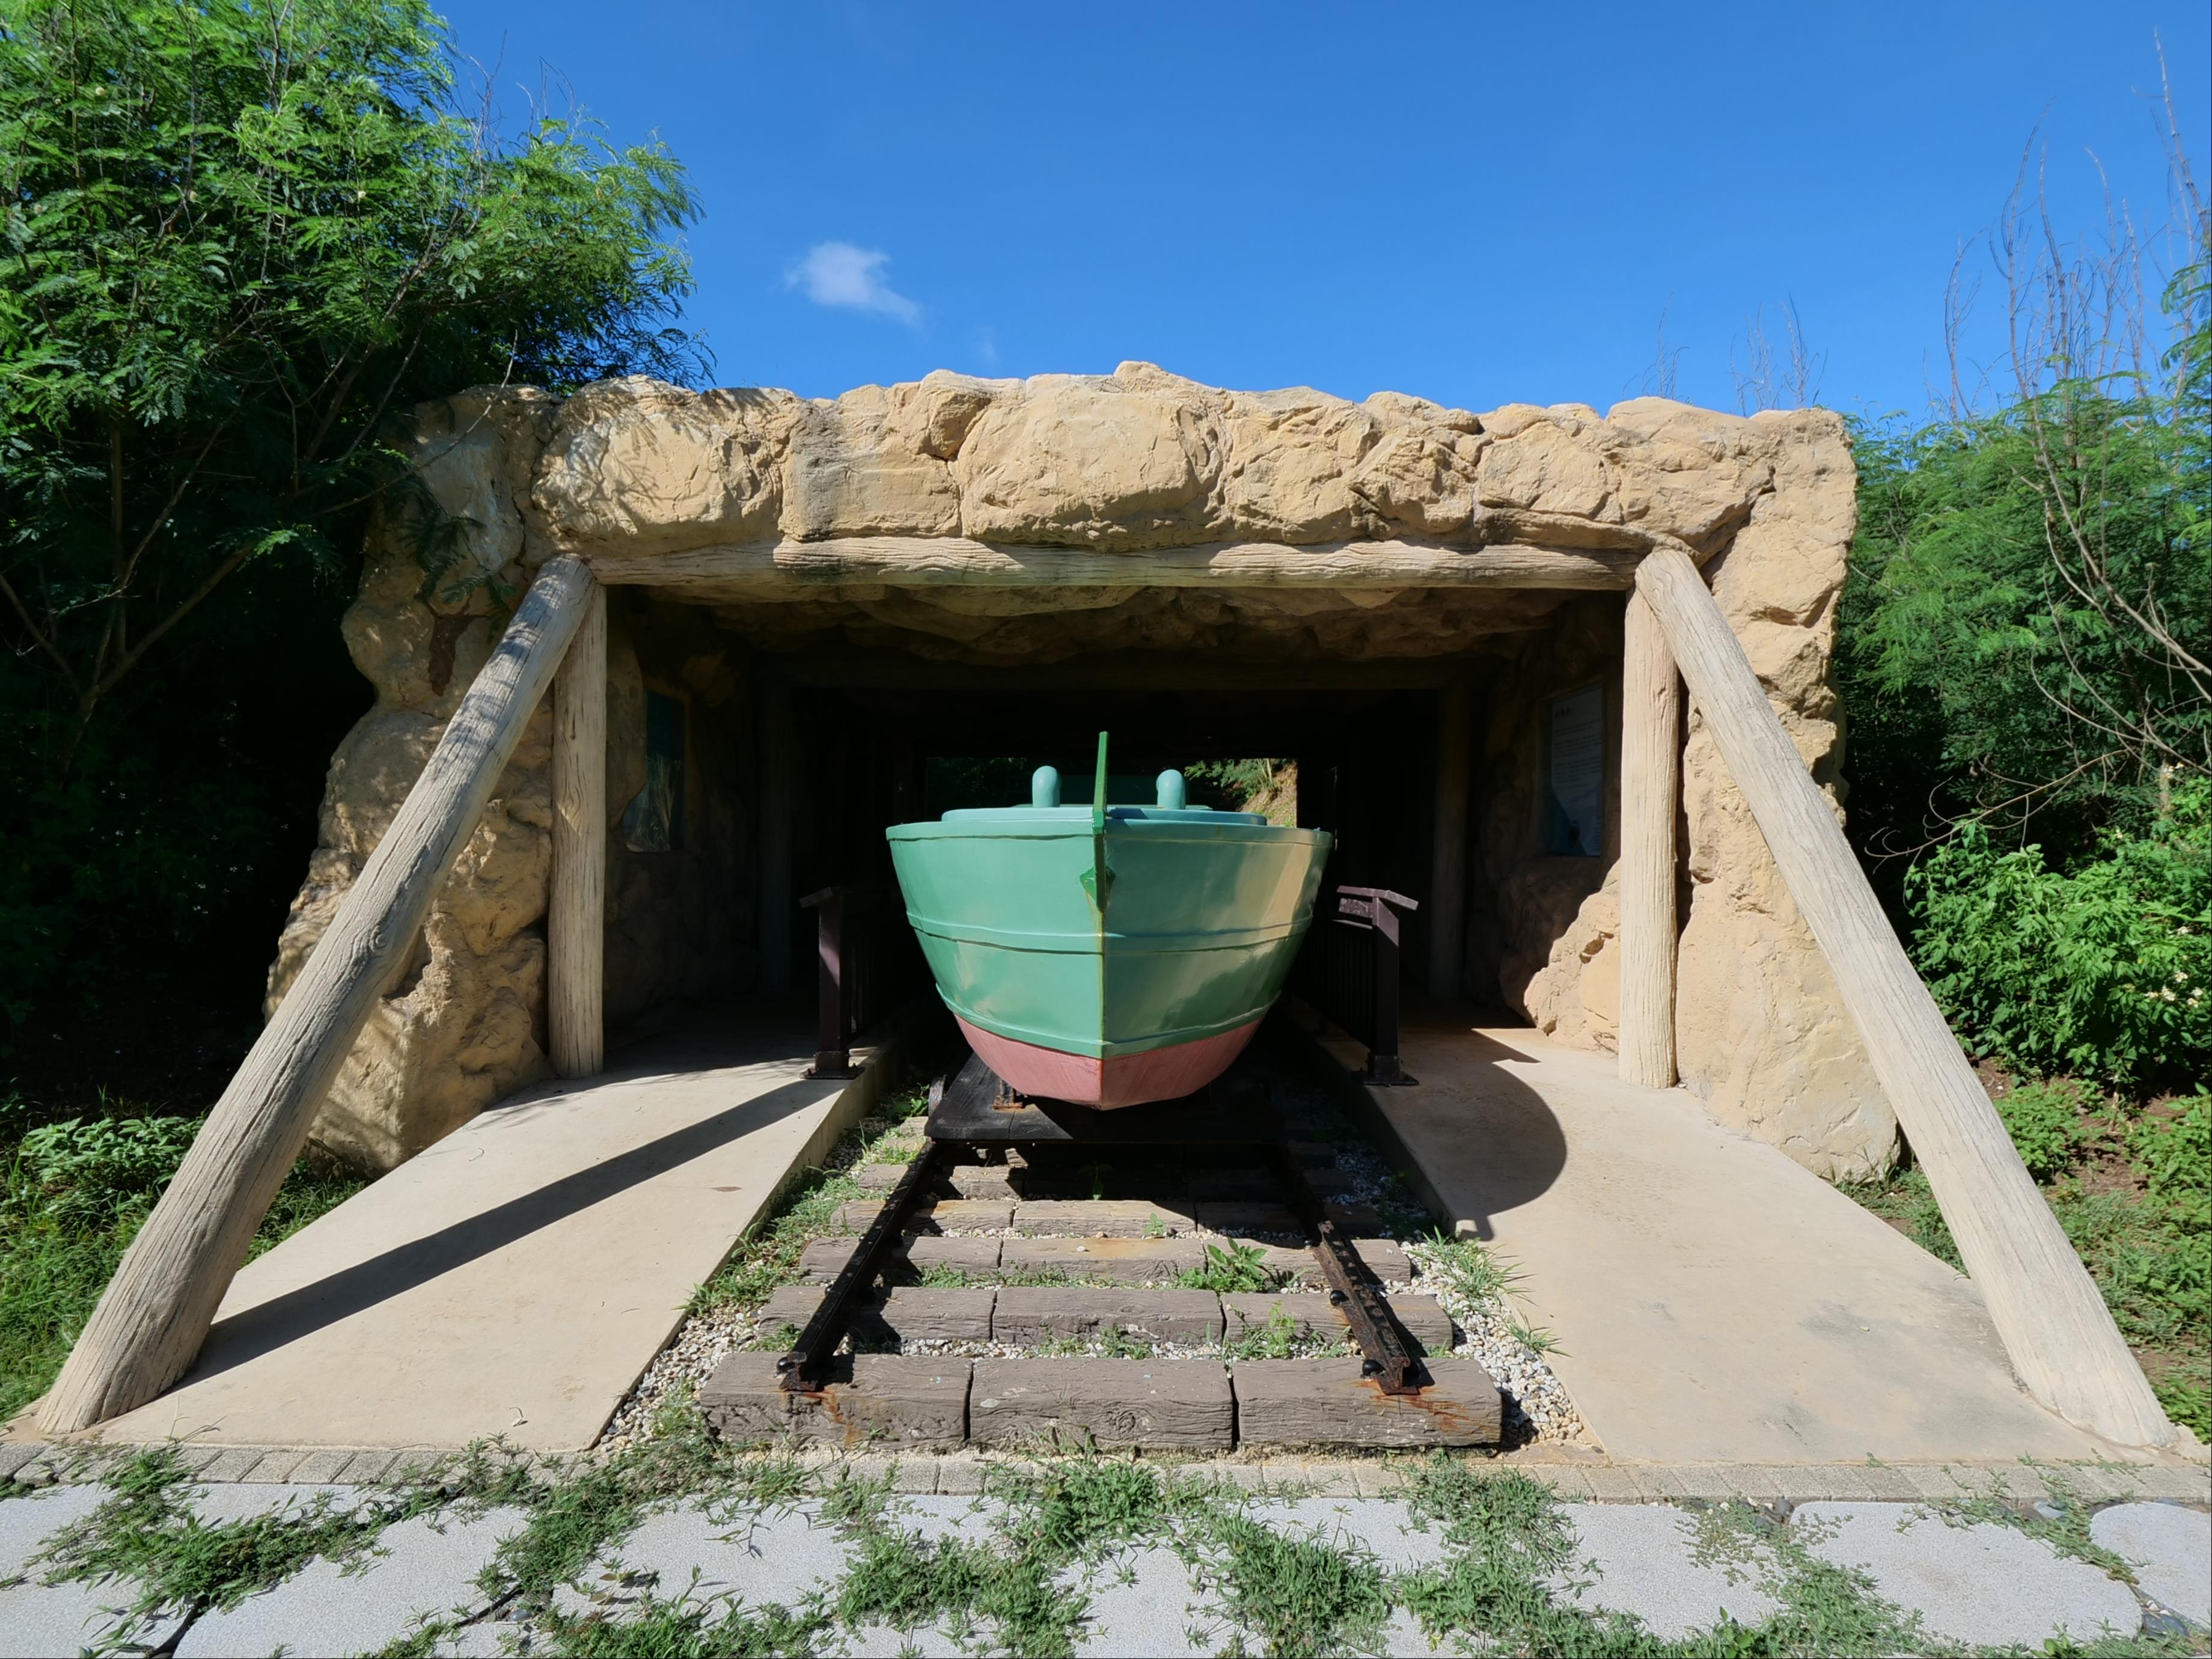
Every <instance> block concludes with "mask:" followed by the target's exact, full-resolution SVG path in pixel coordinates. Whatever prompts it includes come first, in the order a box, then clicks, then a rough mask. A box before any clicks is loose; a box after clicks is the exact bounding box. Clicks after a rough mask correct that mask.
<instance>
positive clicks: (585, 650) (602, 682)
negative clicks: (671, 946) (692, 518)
mask: <svg viewBox="0 0 2212 1659" xmlns="http://www.w3.org/2000/svg"><path fill="white" fill-rule="evenodd" d="M606 900H607V596H606V590H605V588H602V587H599V586H596V585H595V586H593V588H592V594H591V598H590V599H588V600H586V603H585V608H584V616H583V620H582V621H581V623H579V624H578V627H577V629H576V638H575V641H574V643H573V644H571V645H570V646H569V647H568V659H567V660H566V661H564V662H563V663H562V665H561V672H560V674H559V675H558V676H557V677H556V678H555V679H554V682H553V893H552V902H551V903H550V906H549V907H548V909H547V915H546V919H545V944H546V953H545V954H546V963H545V969H546V998H545V1025H546V1038H547V1042H548V1044H549V1046H550V1048H551V1051H552V1056H553V1069H554V1070H555V1071H556V1072H557V1073H560V1074H561V1075H562V1077H589V1076H591V1075H592V1073H594V1072H597V1071H599V1070H600V1069H601V1068H602V1067H603V1066H605V1064H606V1054H607V1043H606V965H605V958H606V937H607V934H606Z"/></svg>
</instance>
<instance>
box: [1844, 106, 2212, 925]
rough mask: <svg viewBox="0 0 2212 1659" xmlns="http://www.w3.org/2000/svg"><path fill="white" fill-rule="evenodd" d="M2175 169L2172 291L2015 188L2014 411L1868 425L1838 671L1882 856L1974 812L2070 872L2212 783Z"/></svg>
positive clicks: (2196, 327)
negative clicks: (2072, 240) (2201, 782)
mask: <svg viewBox="0 0 2212 1659" xmlns="http://www.w3.org/2000/svg"><path fill="white" fill-rule="evenodd" d="M2175 155H2176V164H2175V179H2176V184H2177V191H2176V193H2177V195H2178V196H2179V197H2180V199H2181V204H2182V210H2181V212H2180V213H2179V215H2178V216H2177V219H2176V222H2175V225H2174V228H2173V231H2172V239H2171V241H2172V248H2173V251H2174V252H2175V253H2176V254H2178V256H2179V257H2178V259H2177V262H2176V268H2177V271H2178V274H2177V275H2175V276H2173V277H2172V280H2171V281H2169V282H2166V283H2163V284H2161V283H2158V282H2157V281H2156V280H2155V277H2154V270H2153V262H2152V261H2151V259H2150V258H2149V253H2150V250H2148V249H2147V248H2146V247H2145V246H2142V245H2141V244H2140V243H2139V242H2138V241H2137V240H2136V239H2135V238H2134V237H2133V235H2132V234H2131V233H2130V234H2125V235H2124V236H2123V237H2122V239H2121V240H2119V241H2118V242H2117V243H2116V244H2114V245H2112V246H2107V247H2106V248H2104V249H2101V250H2087V249H2084V248H2082V247H2081V246H2066V245H2061V244H2060V243H2059V242H2057V240H2055V239H2054V233H2052V232H2051V229H2050V228H2049V225H2050V221H2049V218H2048V216H2046V215H2045V213H2044V212H2043V211H2042V209H2041V204H2039V203H2035V202H2027V201H2023V200H2021V199H2020V198H2018V197H2016V198H2015V201H2014V203H2013V204H2012V205H2011V207H2010V208H2009V209H2008V213H2007V215H2006V216H2005V218H2004V220H2003V221H2002V222H2001V224H2000V226H1999V228H1998V231H1997V233H1996V235H1995V236H1994V237H1993V238H1992V242H1993V245H1994V246H1995V247H1996V250H1997V252H1998V260H1997V270H1998V273H1999V275H2000V276H2001V277H2002V280H2003V283H2004V287H2005V291H2006V294H2007V296H2008V301H2009V309H2008V315H2007V319H2006V320H2007V323H2008V331H2009V337H2010V338H2011V340H2012V343H2013V349H2012V356H2011V359H2010V365H2009V374H2008V391H2009V394H2010V395H2009V396H2008V398H2007V399H2006V401H2005V403H2004V405H2003V406H2002V407H2001V408H1999V409H1997V410H1994V411H1981V410H1972V409H1970V408H1967V407H1966V406H1965V405H1964V404H1963V402H1961V404H1960V405H1959V406H1956V407H1954V409H1953V410H1951V411H1950V412H1949V413H1948V414H1947V415H1946V416H1943V417H1942V418H1940V419H1938V420H1936V421H1934V422H1930V423H1929V424H1927V425H1924V426H1922V427H1918V428H1913V427H1909V426H1906V425H1905V424H1903V423H1902V422H1896V421H1892V422H1874V423H1862V424H1861V426H1860V428H1859V429H1858V432H1857V461H1858V465H1859V472H1860V495H1859V507H1860V522H1859V530H1858V535H1857V540H1856V542H1855V543H1854V544H1853V547H1852V550H1851V563H1850V578H1849V580H1848V582H1847V583H1846V586H1845V589H1844V600H1843V605H1842V611H1841V615H1840V617H1839V628H1838V652H1837V676H1838V682H1839V685H1840V689H1841V690H1842V691H1843V694H1844V706H1845V708H1846V711H1847V713H1848V715H1849V719H1850V731H1851V756H1852V759H1851V771H1852V780H1853V781H1852V801H1851V815H1852V819H1853V829H1854V833H1855V834H1856V835H1857V837H1858V838H1859V840H1860V842H1861V844H1862V846H1863V847H1864V848H1866V849H1867V850H1868V851H1869V853H1870V854H1873V855H1874V856H1875V857H1876V858H1877V859H1881V858H1885V857H1891V856H1895V855H1900V854H1904V855H1909V854H1913V853H1915V852H1917V851H1918V850H1920V849H1922V848H1925V847H1927V846H1928V845H1929V844H1930V843H1931V842H1934V841H1939V840H1942V839H1943V838H1945V837H1946V836H1948V835H1949V834H1951V833H1953V832H1954V830H1955V829H1957V828H1958V826H1960V824H1962V823H1968V822H1972V823H1980V824H1982V825H1984V827H1985V828H1987V829H1989V830H1990V833H1991V834H1992V835H1996V836H2001V837H2007V838H2009V839H2010V840H2011V841H2012V842H2013V844H2015V845H2019V844H2021V842H2024V841H2027V840H2029V839H2035V840H2039V841H2040V842H2042V844H2043V845H2044V846H2045V848H2047V849H2048V850H2049V851H2050V852H2051V854H2053V855H2054V856H2055V857H2057V859H2058V860H2060V861H2061V862H2062V863H2063V862H2064V861H2065V860H2069V859H2072V858H2075V857H2078V856H2081V855H2083V854H2089V853H2091V852H2092V851H2093V849H2094V848H2095V847H2096V845H2097V833H2098V831H2099V830H2100V829H2105V828H2107V827H2112V828H2119V829H2130V830H2140V829H2144V828H2146V827H2147V826H2148V824H2149V823H2151V822H2152V821H2153V820H2154V818H2155V817H2157V815H2158V814H2159V813H2160V811H2162V810H2163V809H2164V808H2165V807H2166V805H2168V804H2169V803H2170V802H2171V801H2172V798H2173V791H2174V788H2175V786H2176V783H2177V781H2178V780H2181V779H2185V778H2186V777H2189V776H2192V775H2195V776H2202V775H2204V774H2205V773H2206V772H2207V771H2208V770H2212V528H2208V519H2207V511H2208V497H2212V465H2208V448H2207V445H2208V438H2207V428H2208V421H2212V285H2209V284H2212V243H2208V234H2212V219H2208V216H2207V214H2206V212H2205V210H2204V207H2203V204H2202V202H2201V201H2200V200H2198V199H2197V197H2196V194H2195V192H2194V191H2193V189H2192V188H2191V185H2190V181H2189V177H2188V173H2187V170H2186V167H2185V165H2183V163H2182V160H2181V157H2180V155H2179V149H2178V148H2177V149H2176V152H2175ZM2122 222H2123V223H2124V218H2123V220H2122ZM2161 336H2162V337H2163V348H2162V349H2160V344H2159V341H2160V337H2161ZM1899 873H1901V872H1900V871H1899V869H1897V868H1894V867H1893V869H1892V870H1891V871H1890V872H1889V875H1890V878H1891V880H1890V884H1889V885H1890V891H1891V894H1892V896H1893V897H1894V896H1895V895H1896V892H1897V888H1896V878H1897V877H1898V875H1899Z"/></svg>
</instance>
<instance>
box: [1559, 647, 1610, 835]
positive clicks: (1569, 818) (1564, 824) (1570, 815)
mask: <svg viewBox="0 0 2212 1659" xmlns="http://www.w3.org/2000/svg"><path fill="white" fill-rule="evenodd" d="M1544 720H1545V732H1544V738H1545V742H1544V768H1545V777H1544V781H1545V792H1544V793H1545V799H1544V850H1545V851H1546V852H1547V853H1551V854H1558V855H1559V856H1561V857H1565V858H1592V859H1594V858H1600V857H1602V856H1603V855H1604V853H1605V698H1604V696H1603V693H1602V688H1601V687H1598V686H1595V685H1586V686H1584V687H1583V689H1582V690H1579V691H1568V692H1564V693H1562V694H1561V695H1559V696H1556V697H1553V698H1552V699H1551V700H1550V701H1549V702H1547V703H1546V704H1545V705H1544Z"/></svg>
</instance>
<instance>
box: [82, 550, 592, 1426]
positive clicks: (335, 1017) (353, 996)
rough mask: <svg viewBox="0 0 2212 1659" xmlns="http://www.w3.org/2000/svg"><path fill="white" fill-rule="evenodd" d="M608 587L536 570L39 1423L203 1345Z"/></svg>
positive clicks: (135, 1244)
mask: <svg viewBox="0 0 2212 1659" xmlns="http://www.w3.org/2000/svg"><path fill="white" fill-rule="evenodd" d="M596 586H598V584H597V583H596V582H594V581H593V580H592V573H591V572H590V571H589V570H588V569H586V568H585V566H584V563H583V562H582V561H581V560H580V559H577V558H574V557H570V556H566V555H563V556H560V557H557V558H556V559H553V560H552V561H551V562H549V563H548V564H547V565H546V566H545V568H544V569H543V570H541V571H539V572H538V580H536V581H534V582H532V584H531V586H530V591H529V592H528V593H526V594H525V595H524V596H523V600H522V604H521V606H520V608H519V609H518V610H517V611H515V613H514V620H513V622H511V623H508V624H507V633H506V635H505V636H504V637H503V638H501V641H500V642H499V647H498V648H497V649H496V650H495V651H494V652H493V653H492V654H491V657H490V659H489V660H488V661H487V662H486V663H485V664H484V665H483V669H482V671H479V672H478V673H477V678H476V682H475V684H472V685H471V686H470V687H469V690H468V695H467V696H464V697H463V698H462V699H461V703H460V707H459V708H457V709H455V710H454V711H453V719H452V720H449V721H447V724H446V731H445V735H444V736H443V737H441V738H439V739H438V746H437V748H436V749H435V750H433V751H432V752H431V755H430V759H429V762H428V764H426V765H425V766H424V767H423V769H422V775H421V776H420V777H418V778H416V780H415V785H414V787H412V788H411V789H410V790H409V791H408V792H407V799H406V800H405V801H404V803H403V804H402V805H401V806H400V808H399V812H398V816H397V817H394V818H393V819H392V827H391V828H390V829H387V830H386V831H385V833H384V839H383V840H381V841H380V842H378V843H377V846H376V850H375V851H374V853H372V854H369V857H368V863H367V864H365V865H363V866H362V872H361V874H360V876H359V877H358V878H356V880H355V882H354V884H353V886H352V888H351V890H349V891H348V892H347V894H346V896H345V898H344V899H343V901H342V902H340V904H339V905H338V911H337V915H335V916H334V917H332V918H331V925H330V927H329V930H328V931H327V932H325V933H324V935H323V937H322V939H321V940H320V941H319V943H318V944H317V945H316V946H315V948H314V950H313V952H312V953H311V954H310V955H309V956H308V957H307V965H306V966H305V967H304V968H302V969H301V970H300V976H299V978H298V979H297V980H295V981H294V982H293V985H292V988H291V989H290V990H289V991H288V992H287V993H285V995H284V1000H283V1002H282V1003H280V1004H279V1005H278V1006H277V1009H276V1017H275V1018H272V1019H271V1020H270V1022H269V1024H267V1025H265V1026H264V1027H263V1028H262V1032H261V1036H260V1037H259V1039H258V1041H257V1042H255V1043H254V1045H253V1048H252V1050H251V1052H249V1053H248V1054H246V1061H245V1064H243V1065H242V1066H240V1067H239V1068H238V1073H237V1075H236V1076H234V1077H233V1078H232V1079H231V1080H230V1086H229V1087H228V1088H227V1089H225V1090H224V1091H223V1092H222V1099H221V1100H219V1101H217V1102H216V1105H215V1109H214V1110H213V1111H212V1112H210V1114H209V1115H208V1121H206V1123H205V1124H204V1125H202V1126H201V1128H200V1132H199V1133H198V1135H197V1137H196V1138H195V1139H193V1141H192V1146H191V1151H190V1152H187V1153H185V1161H184V1163H183V1164H182V1165H181V1166H179V1169H178V1170H177V1174H176V1177H175V1179H174V1180H173V1181H171V1182H170V1183H169V1186H168V1189H167V1191H166V1192H164V1193H163V1194H161V1201H160V1202H159V1203H157V1204H156V1205H155V1206H154V1212H153V1214H151V1215H150V1216H149V1217H147V1218H146V1225H144V1226H143V1227H142V1228H140V1229H139V1230H138V1236H137V1238H135V1239H134V1240H132V1241H131V1248H130V1249H128V1250H126V1251H125V1252H124V1255H123V1260H122V1261H121V1263H120V1264H119V1265H118V1267H116V1270H115V1277H114V1278H113V1279H111V1280H109V1281H108V1285H107V1289H106V1292H105V1293H104V1294H102V1296H101V1297H100V1305H99V1306H98V1307H97V1308H95V1309H94V1310H93V1315H92V1318H91V1320H90V1321H89V1322H88V1323H87V1324H86V1326H85V1328H84V1334H82V1335H81V1336H80V1337H78V1338H77V1340H76V1347H74V1348H73V1349H71V1350H70V1357H69V1359H68V1360H67V1362H66V1363H65V1364H64V1365H63V1366H62V1372H61V1376H59V1378H58V1379H57V1380H56V1382H55V1383H54V1388H53V1392H52V1394H51V1395H48V1396H47V1398H46V1406H45V1407H44V1409H43V1410H42V1411H41V1413H40V1423H41V1425H42V1426H43V1427H44V1428H45V1430H46V1432H47V1433H49V1434H69V1433H73V1432H75V1431H77V1430H79V1429H84V1428H88V1427H90V1426H91V1425H93V1424H94V1423H98V1422H100V1421H102V1420H103V1419H106V1418H110V1417H113V1416H115V1415H116V1414H117V1413H120V1412H126V1411H129V1410H131V1409H132V1408H133V1407H137V1406H143V1405H144V1404H145V1403H146V1402H147V1401H149V1400H151V1399H153V1398H154V1396H155V1395H158V1394H160V1393H161V1390H162V1389H166V1388H167V1387H168V1386H169V1384H170V1383H173V1382H175V1381H176V1380H177V1378H178V1377H179V1376H182V1375H183V1374H184V1371H185V1367H186V1366H188V1365H190V1364H191V1362H192V1358H193V1356H194V1355H195V1354H197V1352H199V1348H200V1344H201V1342H202V1341H203V1340H204V1339H205V1338H206V1336H207V1330H208V1326H209V1325H210V1322H212V1321H213V1320H214V1318H215V1310H216V1306H217V1305H218V1304H220V1303H221V1302H222V1296H223V1292H224V1291H226V1290H228V1288H229V1287H230V1281H231V1279H232V1276H233V1275H234V1274H235V1273H237V1271H238V1269H239V1265H240V1263H241V1262H243V1261H245V1260H246V1248H247V1247H248V1246H249V1245H250V1244H252V1242H253V1235H254V1231H255V1230H256V1229H257V1228H258V1227H259V1226H260V1225H261V1218H262V1217H264V1215H266V1214H267V1213H268V1212H269V1205H270V1200H272V1199H274V1198H275V1197H276V1189H277V1188H278V1187H280V1186H282V1185H283V1182H284V1177H285V1176H286V1175H288V1174H289V1173H290V1171H291V1168H292V1164H293V1160H295V1158H298V1157H299V1156H300V1149H301V1147H302V1146H304V1145H306V1143H307V1129H308V1127H309V1125H310V1124H311V1123H312V1122H313V1120H314V1115H315V1109H316V1108H317V1107H318V1106H319V1105H321V1103H322V1100H323V1097H324V1096H325V1094H327V1093H328V1092H329V1091H330V1086H331V1079H333V1078H335V1077H336V1076H337V1070H338V1066H340V1065H341V1064H342V1063H343V1060H345V1057H346V1054H347V1053H348V1051H349V1050H350V1049H351V1048H352V1047H353V1040H354V1037H355V1036H356V1035H357V1034H358V1033H359V1031H360V1030H361V1028H362V1023H363V1022H364V1021H366V1020H367V1019H368V1015H369V1012H370V1010H371V1009H373V1008H374V1006H376V1003H377V1000H378V999H379V998H380V997H381V996H382V995H383V994H384V993H385V991H386V988H387V987H389V986H390V985H391V983H392V979H393V978H394V976H395V975H398V972H399V971H400V969H402V968H404V966H405V964H406V963H407V960H408V958H409V957H410V956H411V955H412V954H413V952H414V949H415V940H416V935H417V934H418V933H421V931H422V919H423V917H424V916H425V915H428V911H429V908H430V901H431V899H432V898H433V897H434V896H435V895H436V893H437V890H438V889H439V886H440V885H441V884H442V883H443V882H444V881H445V879H446V875H447V872H448V871H450V870H451V869H452V868H453V860H454V859H455V858H456V857H458V856H459V854H460V850H461V848H462V847H463V846H465V844H466V843H467V841H468V838H469V836H471V834H473V833H474V831H475V829H476V826H477V819H478V818H479V817H481V816H482V815H483V806H484V802H485V801H486V800H487V799H489V798H490V795H491V792H492V790H493V788H494V787H495V786H496V785H497V784H498V782H499V775H500V773H501V769H504V768H505V766H506V765H507V757H509V756H510V755H512V754H513V752H514V745H515V744H516V742H517V741H518V740H519V739H520V738H521V736H522V729H523V727H524V726H526V725H527V724H528V723H529V720H530V716H531V714H532V712H533V711H534V710H535V709H536V708H537V707H538V698H539V697H540V696H543V695H544V690H545V688H546V686H547V684H549V683H550V681H551V680H552V678H553V674H554V671H555V670H556V668H558V667H559V666H560V665H561V659H562V653H564V652H566V651H567V649H568V641H569V640H570V638H571V637H572V636H573V635H574V633H575V631H576V628H577V625H578V623H580V621H581V620H582V617H583V614H584V610H585V605H586V601H587V600H588V599H590V597H591V594H592V590H593V589H594V588H595V587H596Z"/></svg>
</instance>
